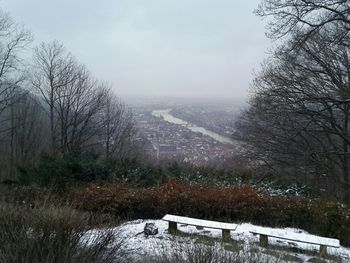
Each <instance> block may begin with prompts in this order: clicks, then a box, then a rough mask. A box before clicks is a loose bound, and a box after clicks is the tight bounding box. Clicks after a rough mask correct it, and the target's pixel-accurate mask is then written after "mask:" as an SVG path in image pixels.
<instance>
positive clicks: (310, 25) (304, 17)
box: [256, 0, 350, 44]
mask: <svg viewBox="0 0 350 263" xmlns="http://www.w3.org/2000/svg"><path fill="white" fill-rule="evenodd" d="M256 13H257V14H258V15H260V16H263V17H271V18H272V19H271V20H269V21H270V22H269V27H268V29H269V30H268V35H269V36H270V37H272V38H281V37H284V36H288V35H289V36H291V35H294V36H298V43H299V44H300V43H303V42H305V41H306V40H307V39H308V38H309V37H310V36H311V35H313V34H314V33H316V32H320V31H327V33H328V35H330V36H331V38H330V39H332V41H342V40H343V38H344V37H345V36H348V34H349V30H350V3H349V1H348V0H262V2H261V3H260V5H259V7H258V9H257V10H256ZM334 26H337V27H338V28H339V29H340V30H337V31H332V29H330V28H334ZM347 44H348V43H347Z"/></svg>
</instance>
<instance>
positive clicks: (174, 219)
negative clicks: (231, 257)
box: [163, 215, 237, 241]
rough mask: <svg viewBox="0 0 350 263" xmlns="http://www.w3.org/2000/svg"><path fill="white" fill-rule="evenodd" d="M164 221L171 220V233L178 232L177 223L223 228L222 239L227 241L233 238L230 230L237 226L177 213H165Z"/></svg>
mask: <svg viewBox="0 0 350 263" xmlns="http://www.w3.org/2000/svg"><path fill="white" fill-rule="evenodd" d="M163 220H164V221H168V222H169V233H173V234H174V233H176V232H177V224H178V223H179V224H186V225H191V226H199V227H205V228H213V229H221V230H222V239H223V240H225V241H229V240H230V239H231V236H230V231H234V230H236V228H237V225H236V224H230V223H223V222H216V221H209V220H202V219H196V218H190V217H184V216H176V215H165V216H164V217H163Z"/></svg>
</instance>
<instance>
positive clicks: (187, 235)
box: [83, 220, 350, 262]
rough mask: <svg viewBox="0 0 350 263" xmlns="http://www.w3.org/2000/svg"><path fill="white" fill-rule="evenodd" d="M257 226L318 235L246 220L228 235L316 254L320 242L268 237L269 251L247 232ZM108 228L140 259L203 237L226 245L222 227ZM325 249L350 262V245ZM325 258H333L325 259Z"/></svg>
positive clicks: (243, 244) (302, 255)
mask: <svg viewBox="0 0 350 263" xmlns="http://www.w3.org/2000/svg"><path fill="white" fill-rule="evenodd" d="M146 223H154V224H155V225H156V227H157V228H158V230H159V232H158V234H157V235H155V236H148V237H146V236H145V235H144V234H143V229H144V226H145V224H146ZM256 229H263V230H266V231H272V232H283V233H285V235H286V236H289V237H293V236H295V235H296V234H297V235H298V236H300V235H303V236H305V237H306V238H310V237H312V238H315V237H316V238H317V236H313V235H310V234H309V233H307V232H306V231H304V230H301V229H295V228H283V229H282V228H269V227H260V226H256V225H252V224H249V223H245V224H238V226H237V229H236V230H235V231H231V238H232V239H233V240H234V241H233V242H235V241H236V242H238V243H239V244H240V248H241V249H242V248H243V249H244V250H247V251H250V250H252V249H254V250H255V251H260V252H262V253H263V254H265V252H266V254H267V255H269V254H271V251H273V250H276V249H278V250H276V251H278V253H276V254H277V255H279V254H280V255H288V256H292V257H293V258H296V259H298V260H299V262H300V261H301V262H308V261H309V260H311V259H312V258H315V255H316V254H317V252H318V250H319V246H317V245H310V244H305V243H299V242H294V241H287V240H279V239H274V238H269V245H270V244H271V246H269V248H268V251H269V252H268V251H267V250H266V249H265V248H261V247H260V246H259V243H258V242H259V236H258V235H253V234H251V233H250V232H249V231H252V230H256ZM109 230H112V231H113V233H115V235H116V236H118V239H119V240H122V242H123V249H125V250H126V251H129V252H130V255H131V257H132V259H133V260H138V259H142V258H144V257H145V256H150V255H151V256H156V255H157V254H159V255H164V253H169V254H171V253H172V252H173V251H174V249H176V247H179V245H180V246H182V245H185V246H193V245H194V244H195V243H197V242H198V241H200V240H203V238H205V237H206V238H207V240H209V241H210V240H212V241H211V242H212V243H213V244H212V245H214V246H222V245H225V244H223V243H221V230H215V229H208V228H204V229H201V230H198V229H197V228H196V227H195V226H188V225H182V224H178V230H180V231H181V233H183V234H181V235H179V236H178V235H177V236H174V235H171V234H169V233H168V223H167V222H165V221H162V220H135V221H130V222H126V223H124V224H122V225H120V226H118V227H116V228H113V229H109ZM101 231H106V229H99V230H97V229H96V230H90V231H88V232H87V233H86V234H85V235H84V236H83V239H84V240H85V241H86V240H94V237H96V236H97V235H98V234H100V233H101ZM200 242H202V241H200ZM288 248H293V250H290V249H288ZM298 249H302V250H305V251H306V252H300V251H299V250H298ZM294 251H297V252H294ZM328 253H329V254H330V255H334V256H336V257H338V258H339V260H340V261H342V262H350V248H345V247H340V248H328ZM271 257H272V256H271ZM278 262H293V261H289V260H283V259H281V260H278ZM326 262H333V261H332V260H328V261H326Z"/></svg>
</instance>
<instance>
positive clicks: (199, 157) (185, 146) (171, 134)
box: [136, 111, 234, 166]
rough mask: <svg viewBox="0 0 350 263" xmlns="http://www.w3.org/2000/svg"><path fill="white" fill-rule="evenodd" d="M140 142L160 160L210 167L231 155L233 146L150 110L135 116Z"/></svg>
mask: <svg viewBox="0 0 350 263" xmlns="http://www.w3.org/2000/svg"><path fill="white" fill-rule="evenodd" d="M136 118H137V125H138V131H139V135H138V136H139V140H140V141H142V144H143V146H144V149H145V150H146V152H147V153H148V154H149V155H151V156H153V157H154V158H155V159H157V160H160V161H161V160H172V161H179V162H188V163H191V164H193V165H198V166H202V165H207V164H211V163H213V164H215V163H217V162H223V161H225V160H226V159H228V158H230V156H232V154H233V151H234V147H233V146H232V145H228V144H223V143H220V142H218V141H216V140H214V139H213V138H211V137H209V136H206V135H203V134H202V133H199V132H198V133H197V132H193V131H191V130H189V129H188V128H186V127H184V126H181V125H178V124H173V123H170V122H167V121H165V120H163V119H162V118H158V117H155V116H152V114H151V111H144V112H138V113H137V114H136Z"/></svg>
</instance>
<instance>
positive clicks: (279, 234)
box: [249, 229, 340, 255]
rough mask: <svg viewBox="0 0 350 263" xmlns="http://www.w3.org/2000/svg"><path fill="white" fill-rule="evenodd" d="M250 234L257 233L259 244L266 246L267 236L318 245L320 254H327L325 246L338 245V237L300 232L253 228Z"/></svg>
mask: <svg viewBox="0 0 350 263" xmlns="http://www.w3.org/2000/svg"><path fill="white" fill-rule="evenodd" d="M249 232H250V233H252V234H258V235H259V236H260V237H259V241H260V245H262V246H267V245H268V237H273V238H277V239H285V240H289V241H295V242H301V243H307V244H312V245H319V246H320V254H321V255H325V254H327V247H335V248H338V247H340V242H339V240H338V239H333V238H326V237H319V236H314V235H309V234H308V235H306V234H302V233H290V232H288V233H287V232H284V231H277V230H276V231H274V230H272V229H255V230H252V231H249Z"/></svg>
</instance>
